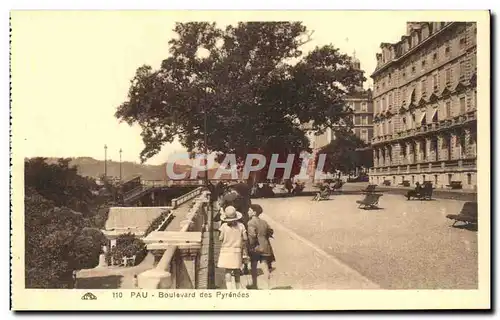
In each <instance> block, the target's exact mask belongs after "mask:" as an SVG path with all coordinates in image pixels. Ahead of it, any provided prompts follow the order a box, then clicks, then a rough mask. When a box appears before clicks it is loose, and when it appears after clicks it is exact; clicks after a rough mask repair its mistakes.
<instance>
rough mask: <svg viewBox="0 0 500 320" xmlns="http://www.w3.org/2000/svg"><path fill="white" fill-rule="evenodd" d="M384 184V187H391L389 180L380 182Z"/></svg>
mask: <svg viewBox="0 0 500 320" xmlns="http://www.w3.org/2000/svg"><path fill="white" fill-rule="evenodd" d="M382 183H383V184H384V186H390V185H391V180H384V182H382Z"/></svg>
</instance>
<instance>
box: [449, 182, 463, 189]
mask: <svg viewBox="0 0 500 320" xmlns="http://www.w3.org/2000/svg"><path fill="white" fill-rule="evenodd" d="M447 187H449V188H451V189H462V181H451V182H450V184H449V185H447Z"/></svg>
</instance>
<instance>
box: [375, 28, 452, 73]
mask: <svg viewBox="0 0 500 320" xmlns="http://www.w3.org/2000/svg"><path fill="white" fill-rule="evenodd" d="M458 24H459V22H450V23H448V24H447V25H445V26H444V27H443V28H441V29H439V30H438V31H436V32H434V33H432V34H431V35H429V37H427V39H425V40H423V41H422V42H420V43H419V44H417V45H416V46H415V47H413V48H411V49H410V50H408V51H407V52H405V53H403V54H402V55H401V56H399V57H396V58H394V59H391V60H390V61H388V62H386V63H385V64H383V65H381V66H380V67H378V68H376V69H375V71H374V72H373V73H372V74H371V75H370V77H371V78H372V79H373V78H374V77H376V76H377V75H379V74H380V73H381V72H382V71H384V70H386V69H387V68H388V67H389V66H392V65H395V64H397V63H399V62H400V61H402V60H404V59H406V58H407V57H409V56H411V55H412V54H413V53H415V52H417V51H418V50H420V49H421V48H423V47H424V46H426V45H428V44H429V43H431V42H432V41H433V40H434V39H436V38H437V37H439V36H441V35H443V34H444V33H446V32H447V31H449V30H451V29H452V28H453V27H455V26H457V25H458ZM404 38H405V39H406V36H404ZM401 42H403V40H401V41H398V42H396V43H394V44H391V46H396V45H398V44H400V43H401Z"/></svg>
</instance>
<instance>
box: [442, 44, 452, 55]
mask: <svg viewBox="0 0 500 320" xmlns="http://www.w3.org/2000/svg"><path fill="white" fill-rule="evenodd" d="M450 55H451V47H450V42H447V43H446V46H445V47H444V56H445V57H447V58H449V57H450Z"/></svg>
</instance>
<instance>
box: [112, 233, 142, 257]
mask: <svg viewBox="0 0 500 320" xmlns="http://www.w3.org/2000/svg"><path fill="white" fill-rule="evenodd" d="M146 254H147V250H146V244H145V243H144V242H143V241H142V240H141V239H138V238H136V237H135V236H134V235H133V234H131V233H127V234H122V235H120V236H118V238H117V239H116V246H114V247H112V248H111V249H110V250H109V251H108V254H107V256H106V259H107V261H108V263H109V262H110V261H111V257H113V259H114V260H115V261H121V260H122V259H123V257H129V258H130V257H132V256H134V255H135V264H136V265H137V264H139V263H141V261H142V260H144V258H145V257H146Z"/></svg>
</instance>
